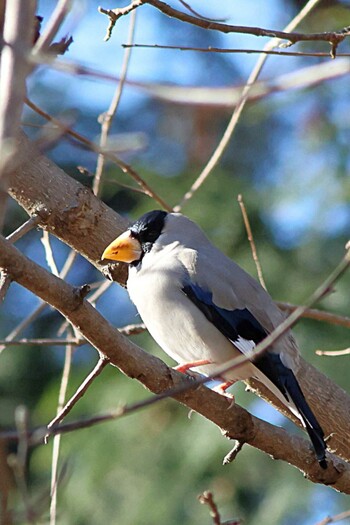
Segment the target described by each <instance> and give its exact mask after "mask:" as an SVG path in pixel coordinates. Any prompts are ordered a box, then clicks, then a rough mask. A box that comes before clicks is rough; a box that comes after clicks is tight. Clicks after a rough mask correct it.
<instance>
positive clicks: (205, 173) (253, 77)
mask: <svg viewBox="0 0 350 525" xmlns="http://www.w3.org/2000/svg"><path fill="white" fill-rule="evenodd" d="M156 1H157V2H158V1H159V0H156ZM318 2H319V0H309V1H308V2H307V4H306V5H305V7H304V8H303V9H302V10H301V11H300V12H299V13H298V15H297V16H296V17H294V19H293V20H292V21H291V22H290V23H289V24H288V25H287V26H286V28H285V30H286V31H291V30H293V29H294V27H296V26H297V24H299V23H300V22H301V20H303V18H305V16H307V15H308V13H309V11H310V10H311V9H312V8H313V7H314V6H315V5H316V4H317V3H318ZM161 3H162V2H161ZM192 18H193V17H192ZM272 36H274V37H275V35H272ZM279 41H280V40H279V39H278V38H273V39H272V40H271V41H270V42H268V43H267V44H266V45H265V47H264V49H267V50H269V49H272V48H274V47H275V46H276V45H277V44H278V43H279ZM266 59H267V55H265V56H264V55H261V56H260V57H259V59H258V61H257V62H256V64H255V66H254V68H253V70H252V72H251V73H250V75H249V77H248V80H247V82H246V84H245V86H244V88H243V90H242V94H241V97H240V99H239V101H238V102H237V105H236V107H235V109H234V111H233V113H232V116H231V119H230V121H229V123H228V125H227V128H226V130H225V132H224V134H223V136H222V138H221V140H220V142H219V144H218V145H217V147H216V149H215V151H214V153H213V154H212V156H211V157H210V159H209V161H208V163H207V165H206V166H205V167H204V169H203V170H202V172H201V173H200V174H199V175H198V177H197V179H196V180H195V182H194V183H193V184H192V186H191V188H190V189H189V190H188V191H187V192H186V193H185V195H184V197H183V198H182V199H181V201H180V203H179V204H178V205H177V206H175V208H174V211H180V210H181V208H182V207H183V205H184V204H185V203H187V202H188V201H189V199H191V198H192V197H193V195H194V193H195V192H196V191H197V190H198V189H199V188H200V187H201V186H202V184H203V183H204V182H205V180H206V179H207V177H209V175H210V174H211V173H212V171H213V169H214V168H215V166H217V164H218V162H219V161H220V159H221V158H222V156H223V154H224V152H225V150H226V148H227V146H228V144H229V142H230V140H231V138H232V135H233V133H234V130H235V129H236V126H237V124H238V121H239V119H240V116H241V114H242V111H243V109H244V107H245V105H246V102H247V101H248V98H249V94H250V92H251V89H252V86H253V85H254V84H255V82H256V81H257V79H258V77H259V75H260V72H261V70H262V68H263V66H264V64H265V62H266Z"/></svg>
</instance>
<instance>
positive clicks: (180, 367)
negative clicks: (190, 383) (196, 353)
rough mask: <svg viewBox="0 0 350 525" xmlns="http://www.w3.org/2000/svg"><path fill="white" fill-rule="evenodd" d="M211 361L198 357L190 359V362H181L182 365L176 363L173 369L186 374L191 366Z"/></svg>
mask: <svg viewBox="0 0 350 525" xmlns="http://www.w3.org/2000/svg"><path fill="white" fill-rule="evenodd" d="M210 364H211V361H209V360H208V359H200V360H198V361H191V362H190V363H183V364H182V365H177V366H175V367H174V370H177V371H178V372H181V373H182V374H187V373H188V371H189V370H190V369H191V368H197V367H198V366H203V365H210Z"/></svg>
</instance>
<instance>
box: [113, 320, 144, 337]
mask: <svg viewBox="0 0 350 525" xmlns="http://www.w3.org/2000/svg"><path fill="white" fill-rule="evenodd" d="M118 330H119V332H120V333H121V334H123V335H125V336H126V337H128V336H130V335H137V334H141V333H142V332H145V330H147V328H146V326H145V325H144V324H143V323H140V324H129V325H126V326H123V327H122V328H118Z"/></svg>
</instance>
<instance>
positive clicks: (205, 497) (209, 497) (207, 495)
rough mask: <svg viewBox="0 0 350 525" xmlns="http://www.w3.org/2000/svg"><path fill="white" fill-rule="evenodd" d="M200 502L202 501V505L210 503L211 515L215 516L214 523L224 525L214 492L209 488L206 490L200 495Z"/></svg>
mask: <svg viewBox="0 0 350 525" xmlns="http://www.w3.org/2000/svg"><path fill="white" fill-rule="evenodd" d="M198 500H199V503H202V505H208V507H209V509H210V516H211V517H212V518H213V524H214V525H222V524H221V518H220V513H219V509H218V507H217V505H216V503H215V501H214V498H213V494H212V493H211V492H209V490H206V491H205V492H203V494H201V495H200V496H198Z"/></svg>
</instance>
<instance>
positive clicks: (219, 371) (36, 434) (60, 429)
mask: <svg viewBox="0 0 350 525" xmlns="http://www.w3.org/2000/svg"><path fill="white" fill-rule="evenodd" d="M349 266H350V251H347V252H346V255H345V256H344V257H343V259H342V260H341V262H340V263H339V265H338V266H337V267H336V268H335V269H334V270H333V271H332V272H331V274H330V275H329V276H328V277H327V278H326V279H325V280H324V281H323V283H322V284H321V285H320V286H319V287H318V288H317V289H316V290H315V292H314V293H313V294H312V295H311V296H310V297H309V298H308V299H307V301H306V302H305V305H304V306H299V307H298V308H297V309H296V310H295V311H294V312H292V313H291V314H290V315H289V316H288V317H287V318H286V319H285V320H284V321H283V322H282V323H281V324H280V325H278V326H277V327H276V328H275V329H274V330H273V331H272V332H271V333H270V334H269V335H268V336H267V337H266V338H265V339H264V340H263V341H262V342H261V343H259V344H258V345H257V346H256V347H255V349H254V350H252V351H250V352H247V353H246V354H245V355H240V356H238V357H235V358H233V359H230V360H228V361H226V362H225V363H223V364H221V365H218V366H216V367H215V370H213V372H212V373H211V374H210V375H208V376H205V377H198V378H195V379H193V378H192V380H191V381H183V382H181V383H180V384H179V385H177V386H176V387H174V388H170V389H168V390H165V391H164V392H161V393H160V394H156V395H154V396H152V397H149V398H147V399H144V400H142V401H138V402H136V403H132V404H130V405H125V406H120V407H119V408H117V409H115V410H113V411H111V412H109V413H107V414H102V415H98V416H94V417H91V418H89V419H87V420H80V421H75V422H72V423H66V424H63V425H58V426H57V425H52V426H51V428H50V429H48V427H45V432H44V431H43V428H40V429H37V430H36V431H33V432H31V433H30V442H31V444H37V443H40V442H42V440H43V439H44V437H45V436H47V435H51V434H56V433H65V432H72V431H74V430H77V429H82V428H88V427H91V426H93V425H95V424H100V423H103V422H105V421H111V420H113V419H117V418H120V417H122V416H125V415H127V414H130V413H133V412H136V411H138V410H140V409H144V408H146V407H149V406H151V405H153V404H155V403H158V402H159V401H161V400H163V399H166V398H169V397H176V396H177V395H179V394H181V393H184V392H186V391H188V390H190V389H194V388H197V387H198V386H199V385H203V384H205V383H208V382H209V381H210V380H211V379H212V378H214V377H221V376H222V375H223V374H225V373H226V372H228V371H229V370H233V369H237V368H240V367H242V366H243V365H244V364H246V363H247V362H248V361H249V360H251V359H252V358H253V357H254V358H256V357H258V356H260V355H261V354H262V353H263V352H265V351H266V350H267V349H268V348H269V347H270V346H271V345H272V344H274V343H275V342H276V341H277V340H278V339H279V338H280V337H282V336H283V335H284V334H285V333H286V332H287V331H288V330H289V329H290V328H292V326H294V324H295V323H296V322H297V321H298V320H299V319H300V317H301V316H302V315H303V313H304V312H305V310H307V308H309V307H310V306H311V305H312V304H313V303H315V302H317V301H318V300H320V299H321V298H322V297H324V296H325V294H326V293H327V292H328V291H329V289H330V288H331V287H332V286H333V285H334V283H335V282H336V281H337V280H338V279H339V278H340V277H341V275H343V273H344V272H345V271H346V270H347V269H348V267H349ZM1 435H3V436H4V437H6V438H9V439H14V438H15V435H14V434H13V433H9V432H6V433H0V436H1Z"/></svg>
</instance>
